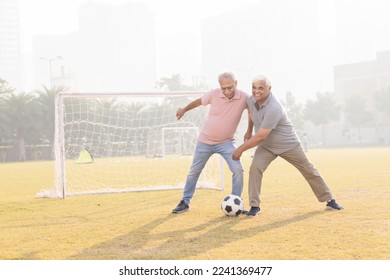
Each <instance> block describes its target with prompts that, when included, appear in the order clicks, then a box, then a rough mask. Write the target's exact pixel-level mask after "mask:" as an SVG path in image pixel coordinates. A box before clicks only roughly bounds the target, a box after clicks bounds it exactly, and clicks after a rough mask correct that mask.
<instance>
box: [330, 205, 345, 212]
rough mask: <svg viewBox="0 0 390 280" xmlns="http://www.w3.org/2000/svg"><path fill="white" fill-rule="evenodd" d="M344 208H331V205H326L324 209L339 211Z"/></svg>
mask: <svg viewBox="0 0 390 280" xmlns="http://www.w3.org/2000/svg"><path fill="white" fill-rule="evenodd" d="M342 209H344V208H341V209H336V208H333V207H330V206H326V208H325V210H330V211H340V210H342Z"/></svg>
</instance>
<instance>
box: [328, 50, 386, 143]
mask: <svg viewBox="0 0 390 280" xmlns="http://www.w3.org/2000/svg"><path fill="white" fill-rule="evenodd" d="M334 84H335V96H337V97H338V99H339V103H340V104H341V105H342V106H343V107H345V106H347V105H348V102H350V100H353V98H355V97H356V96H359V98H362V100H363V102H362V103H363V106H364V107H363V108H364V111H363V112H361V114H364V115H370V116H372V118H371V121H370V122H367V123H364V124H363V125H362V127H358V128H356V127H353V126H347V127H344V130H345V131H348V133H349V135H348V137H350V138H353V139H352V141H353V142H363V143H368V144H388V143H390V116H389V115H386V114H385V113H383V112H379V111H378V110H377V109H376V104H375V103H376V102H377V101H376V98H375V95H376V93H377V92H378V91H380V90H383V89H387V88H390V50H388V51H382V52H378V53H377V55H376V59H374V60H368V61H362V62H356V63H349V64H343V65H336V66H335V67H334ZM388 106H390V104H388ZM365 112H367V113H365ZM343 122H344V123H347V120H344V121H343Z"/></svg>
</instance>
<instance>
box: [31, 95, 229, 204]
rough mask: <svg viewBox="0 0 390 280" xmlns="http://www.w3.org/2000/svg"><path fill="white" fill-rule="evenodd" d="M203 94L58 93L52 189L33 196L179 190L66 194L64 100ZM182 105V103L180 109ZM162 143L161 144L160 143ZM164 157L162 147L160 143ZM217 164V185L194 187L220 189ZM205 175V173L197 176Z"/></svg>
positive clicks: (221, 176)
mask: <svg viewBox="0 0 390 280" xmlns="http://www.w3.org/2000/svg"><path fill="white" fill-rule="evenodd" d="M203 94H204V92H190V91H177V92H116V93H107V92H106V93H104V92H103V93H99V92H80V93H79V92H60V93H58V94H57V95H56V96H55V135H54V147H53V149H54V155H55V182H54V183H55V186H54V189H49V190H43V191H41V192H39V193H37V196H38V197H55V198H62V199H64V198H66V197H67V196H69V195H82V194H97V193H123V192H140V191H156V190H173V189H182V188H183V186H180V187H178V186H176V187H175V186H173V187H172V186H157V187H150V188H149V187H143V188H136V187H135V188H129V189H108V190H107V189H105V190H100V191H84V192H78V193H72V192H71V193H68V191H67V167H66V160H67V158H66V157H67V155H66V153H67V152H66V147H65V145H66V139H65V133H66V132H65V125H66V124H65V112H64V106H65V99H67V98H72V97H75V98H86V99H88V98H98V99H99V98H124V97H138V98H143V97H145V98H146V97H162V98H164V97H173V98H174V97H192V98H193V97H198V96H199V97H201V96H202V95H203ZM184 105H185V104H183V106H184ZM177 128H179V129H194V130H196V131H197V134H199V127H197V128H195V127H186V126H182V127H172V126H168V127H167V128H165V129H177ZM161 134H162V136H161V137H162V140H163V139H164V133H163V132H162V133H161ZM163 142H164V141H163ZM162 147H163V151H164V154H163V155H165V146H164V144H162ZM218 164H219V167H218V169H219V178H218V180H219V185H218V186H207V185H206V184H205V183H204V184H203V183H198V185H197V188H203V189H205V188H206V189H214V190H220V191H222V190H224V166H223V165H224V162H223V159H222V157H221V156H219V159H218ZM201 175H204V176H205V175H206V174H201Z"/></svg>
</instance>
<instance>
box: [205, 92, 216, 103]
mask: <svg viewBox="0 0 390 280" xmlns="http://www.w3.org/2000/svg"><path fill="white" fill-rule="evenodd" d="M214 92H215V90H210V91H209V92H206V93H205V94H204V95H203V96H202V105H203V106H206V105H208V104H211V100H212V98H213V93H214Z"/></svg>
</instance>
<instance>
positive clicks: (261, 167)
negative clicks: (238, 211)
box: [248, 146, 277, 207]
mask: <svg viewBox="0 0 390 280" xmlns="http://www.w3.org/2000/svg"><path fill="white" fill-rule="evenodd" d="M276 157H277V156H276V155H275V154H273V153H271V152H270V151H268V150H267V149H264V148H263V147H261V146H258V147H257V149H256V151H255V154H254V156H253V160H252V164H251V167H250V169H249V188H248V194H249V204H250V206H251V207H260V193H261V184H262V180H263V173H264V172H265V170H266V169H267V167H268V166H269V165H270V163H271V162H272V161H273V160H274V159H275V158H276Z"/></svg>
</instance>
